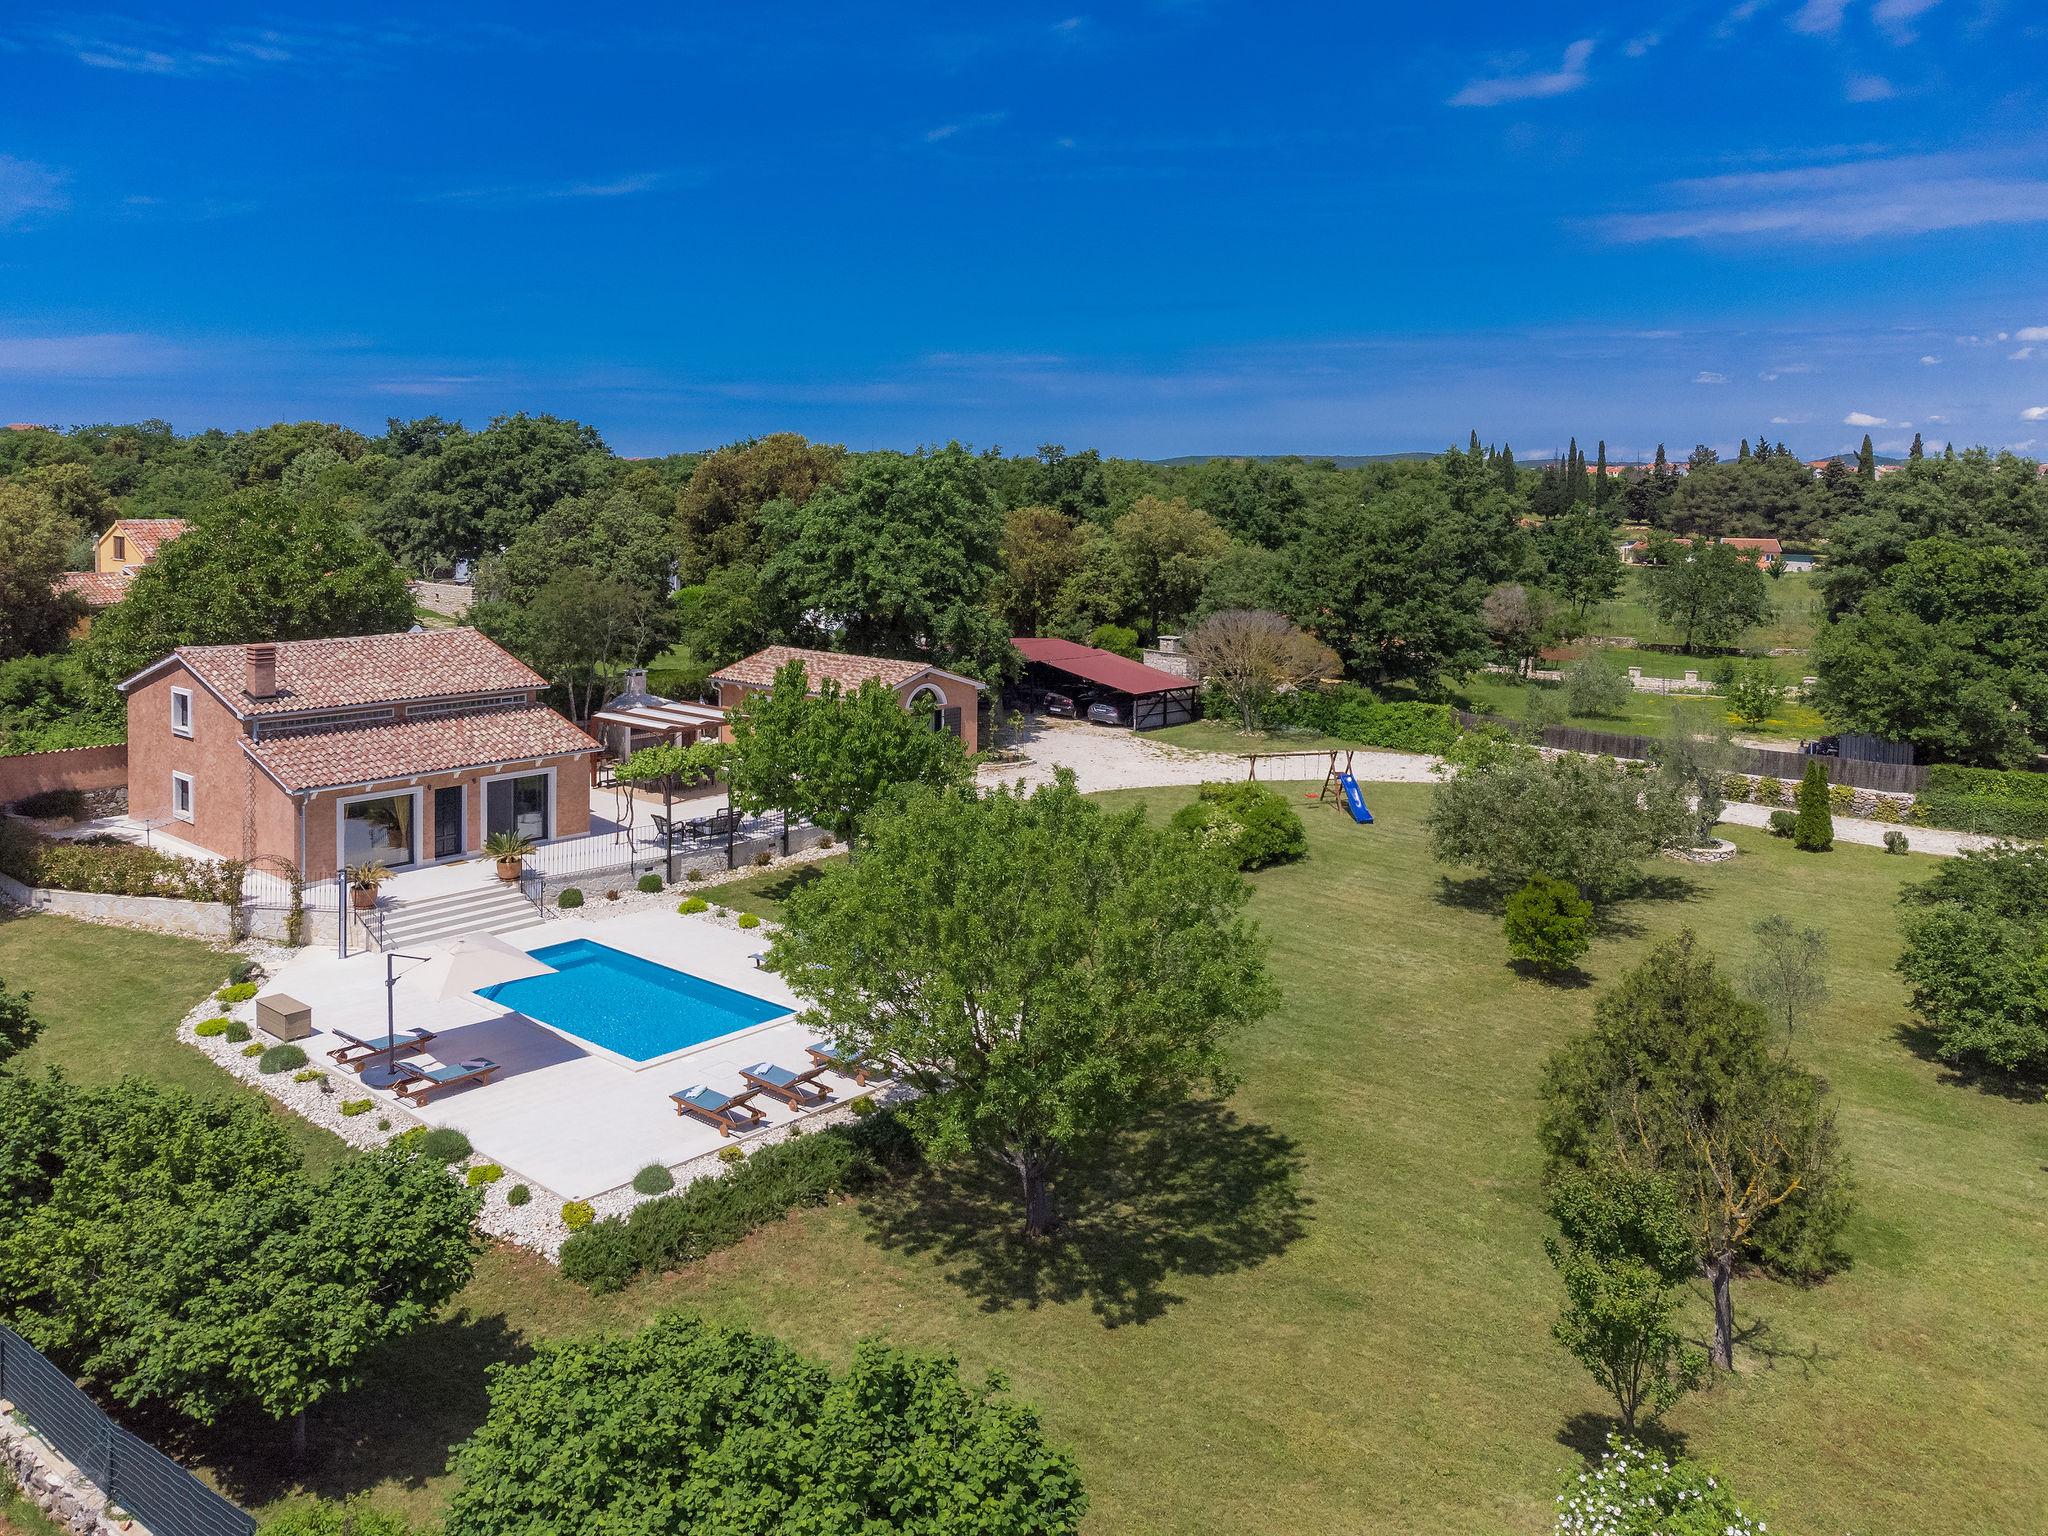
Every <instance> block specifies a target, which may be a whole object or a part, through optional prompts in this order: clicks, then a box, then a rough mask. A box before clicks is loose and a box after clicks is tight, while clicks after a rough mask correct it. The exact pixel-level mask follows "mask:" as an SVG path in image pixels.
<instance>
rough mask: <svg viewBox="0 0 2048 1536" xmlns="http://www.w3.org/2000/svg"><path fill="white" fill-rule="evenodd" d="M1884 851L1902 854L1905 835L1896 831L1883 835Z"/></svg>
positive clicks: (1904, 847) (1904, 849)
mask: <svg viewBox="0 0 2048 1536" xmlns="http://www.w3.org/2000/svg"><path fill="white" fill-rule="evenodd" d="M1884 851H1885V852H1886V853H1904V852H1905V851H1906V834H1905V833H1903V832H1900V831H1897V830H1893V831H1890V832H1887V833H1885V835H1884Z"/></svg>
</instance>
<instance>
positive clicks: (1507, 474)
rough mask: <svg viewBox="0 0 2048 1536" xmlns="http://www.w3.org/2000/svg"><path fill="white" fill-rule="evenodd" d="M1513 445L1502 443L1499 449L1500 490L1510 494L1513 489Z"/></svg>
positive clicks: (1514, 474)
mask: <svg viewBox="0 0 2048 1536" xmlns="http://www.w3.org/2000/svg"><path fill="white" fill-rule="evenodd" d="M1515 477H1516V471H1515V445H1514V444H1513V443H1502V444H1501V447H1500V488H1501V489H1502V490H1504V491H1510V492H1512V491H1513V490H1514V488H1515Z"/></svg>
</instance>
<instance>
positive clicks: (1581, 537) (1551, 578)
mask: <svg viewBox="0 0 2048 1536" xmlns="http://www.w3.org/2000/svg"><path fill="white" fill-rule="evenodd" d="M1536 548H1537V552H1538V554H1539V555H1540V556H1541V558H1542V561H1543V571H1544V576H1543V579H1544V584H1545V585H1546V586H1548V587H1549V588H1550V590H1552V591H1553V592H1555V593H1556V594H1557V595H1558V596H1559V597H1560V598H1562V599H1563V600H1564V603H1565V613H1566V616H1567V625H1566V627H1567V628H1568V629H1569V630H1570V632H1571V633H1572V634H1575V635H1582V634H1584V633H1585V632H1586V624H1587V616H1588V615H1589V614H1590V613H1591V612H1592V609H1593V605H1594V604H1595V603H1604V602H1605V601H1607V599H1608V598H1610V597H1613V596H1614V595H1615V594H1616V593H1617V592H1619V591H1620V590H1621V582H1622V576H1623V569H1622V564H1621V551H1620V550H1618V549H1617V548H1615V540H1614V525H1613V524H1612V523H1610V522H1609V521H1608V520H1607V519H1606V517H1604V516H1603V515H1601V514H1600V513H1597V512H1583V511H1582V512H1573V513H1569V514H1567V515H1566V516H1563V517H1557V518H1552V519H1551V520H1550V521H1549V522H1547V523H1545V524H1544V525H1543V527H1542V529H1541V530H1539V532H1538V533H1537V536H1536Z"/></svg>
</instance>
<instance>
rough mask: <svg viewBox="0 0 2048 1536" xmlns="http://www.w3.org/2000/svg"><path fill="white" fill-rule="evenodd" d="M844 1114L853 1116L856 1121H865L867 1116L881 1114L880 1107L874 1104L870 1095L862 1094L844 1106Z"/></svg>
mask: <svg viewBox="0 0 2048 1536" xmlns="http://www.w3.org/2000/svg"><path fill="white" fill-rule="evenodd" d="M846 1112H847V1113H848V1114H849V1115H851V1116H853V1118H854V1119H856V1120H865V1119H867V1117H868V1116H869V1115H878V1114H880V1113H881V1112H882V1106H881V1105H879V1104H877V1103H876V1102H875V1100H874V1097H873V1096H872V1095H870V1094H862V1095H861V1096H860V1097H859V1098H857V1099H855V1100H854V1101H853V1102H852V1103H851V1104H849V1105H847V1106H846Z"/></svg>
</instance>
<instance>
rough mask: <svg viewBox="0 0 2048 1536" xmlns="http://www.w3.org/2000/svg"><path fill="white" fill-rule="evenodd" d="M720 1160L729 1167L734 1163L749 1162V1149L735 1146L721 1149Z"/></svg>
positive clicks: (719, 1150)
mask: <svg viewBox="0 0 2048 1536" xmlns="http://www.w3.org/2000/svg"><path fill="white" fill-rule="evenodd" d="M718 1160H719V1161H720V1162H721V1163H725V1164H727V1165H728V1166H730V1165H731V1164H733V1163H744V1162H745V1161H746V1160H747V1149H746V1148H745V1147H734V1146H724V1147H720V1148H719V1149H718Z"/></svg>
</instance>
